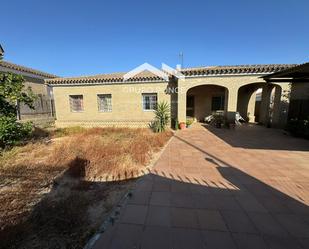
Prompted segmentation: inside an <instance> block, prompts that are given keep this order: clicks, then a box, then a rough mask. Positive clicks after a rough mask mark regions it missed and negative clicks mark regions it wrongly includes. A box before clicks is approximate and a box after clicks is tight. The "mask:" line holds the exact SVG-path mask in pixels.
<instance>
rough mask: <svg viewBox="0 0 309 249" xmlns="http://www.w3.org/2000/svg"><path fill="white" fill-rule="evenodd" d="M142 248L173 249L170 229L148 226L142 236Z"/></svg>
mask: <svg viewBox="0 0 309 249" xmlns="http://www.w3.org/2000/svg"><path fill="white" fill-rule="evenodd" d="M141 248H143V249H158V248H160V249H170V248H172V236H171V229H170V228H168V227H153V226H147V227H146V228H145V231H144V232H143V234H142V240H141Z"/></svg>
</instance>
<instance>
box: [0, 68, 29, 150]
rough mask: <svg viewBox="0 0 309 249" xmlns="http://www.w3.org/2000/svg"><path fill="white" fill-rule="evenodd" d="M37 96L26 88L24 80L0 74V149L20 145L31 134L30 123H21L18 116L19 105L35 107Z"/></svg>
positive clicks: (12, 75)
mask: <svg viewBox="0 0 309 249" xmlns="http://www.w3.org/2000/svg"><path fill="white" fill-rule="evenodd" d="M34 99H35V95H34V94H33V92H32V90H31V88H25V86H24V78H23V77H22V76H20V75H16V74H12V73H0V147H2V148H3V147H6V146H11V145H14V144H16V143H18V142H19V141H20V140H22V139H24V138H25V137H26V136H27V135H29V134H30V132H31V130H32V126H31V125H30V123H20V122H18V121H17V118H16V115H17V111H18V105H19V104H21V103H23V104H26V105H27V106H29V107H30V108H32V109H33V108H34V107H33V102H34Z"/></svg>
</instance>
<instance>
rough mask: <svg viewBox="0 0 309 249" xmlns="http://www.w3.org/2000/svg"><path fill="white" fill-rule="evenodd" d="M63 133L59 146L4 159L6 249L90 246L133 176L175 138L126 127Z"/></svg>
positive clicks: (1, 222)
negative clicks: (101, 221)
mask: <svg viewBox="0 0 309 249" xmlns="http://www.w3.org/2000/svg"><path fill="white" fill-rule="evenodd" d="M58 132H59V134H61V135H59V134H58V135H57V136H55V137H58V138H57V139H55V140H54V141H53V142H46V141H42V140H41V141H36V142H33V143H28V144H27V145H24V146H20V147H14V148H13V149H11V150H9V151H4V152H2V154H1V155H0V241H1V243H0V248H83V246H84V244H85V242H86V241H87V239H88V238H89V236H91V234H92V233H93V232H94V231H95V230H96V229H97V228H98V226H99V225H100V220H102V218H103V217H104V215H106V213H107V212H108V211H109V210H110V209H111V208H112V207H113V205H115V203H117V201H118V200H119V198H121V196H122V195H123V194H124V193H125V191H126V190H127V188H128V187H129V186H130V184H132V180H129V178H132V177H136V174H135V173H134V172H138V171H139V170H141V169H143V168H144V167H145V166H146V165H147V164H148V163H149V162H150V160H151V158H152V155H153V154H154V153H155V152H157V151H159V149H160V148H161V147H162V146H163V145H164V144H165V143H166V142H167V141H168V139H169V138H170V137H171V136H172V133H171V132H164V133H153V132H152V131H151V130H148V129H126V128H92V129H85V128H74V129H68V130H66V131H63V130H61V132H60V131H58ZM63 134H65V135H63ZM61 136H65V137H63V138H62V137H61ZM105 176H111V178H112V179H113V180H114V181H113V182H105V180H106V179H105ZM111 178H109V179H111ZM124 179H127V180H124ZM101 180H102V181H101ZM120 180H121V181H120ZM77 207H78V208H77Z"/></svg>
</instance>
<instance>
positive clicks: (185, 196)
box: [171, 192, 195, 208]
mask: <svg viewBox="0 0 309 249" xmlns="http://www.w3.org/2000/svg"><path fill="white" fill-rule="evenodd" d="M171 206H172V207H184V208H193V207H194V206H195V205H194V203H193V198H192V195H191V194H190V193H186V192H185V193H184V192H176V193H172V194H171Z"/></svg>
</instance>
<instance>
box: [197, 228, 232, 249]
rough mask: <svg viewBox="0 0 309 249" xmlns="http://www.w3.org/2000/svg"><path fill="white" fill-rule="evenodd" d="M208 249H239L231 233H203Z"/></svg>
mask: <svg viewBox="0 0 309 249" xmlns="http://www.w3.org/2000/svg"><path fill="white" fill-rule="evenodd" d="M202 236H203V239H204V241H205V243H206V248H207V249H237V247H236V244H235V242H234V240H233V238H232V236H231V234H230V233H229V232H217V231H202Z"/></svg>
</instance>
